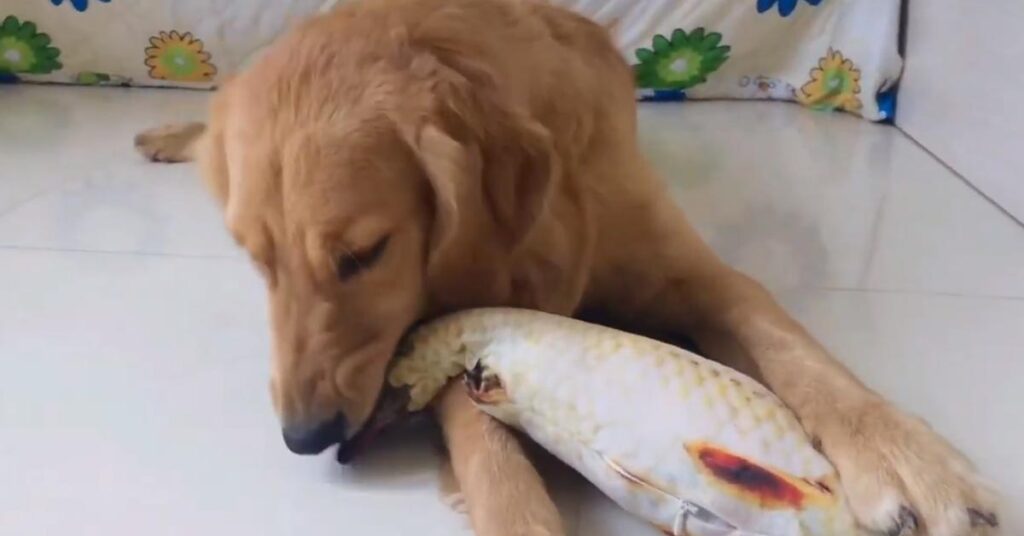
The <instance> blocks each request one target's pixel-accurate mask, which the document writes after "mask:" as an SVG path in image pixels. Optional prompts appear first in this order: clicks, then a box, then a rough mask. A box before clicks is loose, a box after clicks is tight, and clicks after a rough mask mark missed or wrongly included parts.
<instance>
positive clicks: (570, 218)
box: [136, 0, 996, 536]
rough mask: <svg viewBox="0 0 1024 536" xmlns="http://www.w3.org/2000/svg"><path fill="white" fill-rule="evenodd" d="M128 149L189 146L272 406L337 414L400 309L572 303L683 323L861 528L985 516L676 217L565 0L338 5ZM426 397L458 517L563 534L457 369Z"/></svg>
mask: <svg viewBox="0 0 1024 536" xmlns="http://www.w3.org/2000/svg"><path fill="white" fill-rule="evenodd" d="M136 144H137V146H138V147H139V149H140V150H141V151H142V152H143V153H144V154H145V155H147V156H148V157H150V158H151V159H154V160H161V161H181V160H191V159H193V157H195V158H196V159H197V160H198V163H199V166H200V168H201V172H202V175H203V177H204V178H205V180H206V181H207V182H208V184H209V186H210V189H211V191H212V192H213V194H214V195H215V197H216V198H217V199H218V200H219V201H220V203H221V204H222V205H223V207H224V214H225V221H226V224H227V227H228V229H230V231H231V233H232V234H233V235H234V237H235V239H236V240H237V241H238V243H239V244H240V245H242V246H243V247H244V248H245V249H246V250H248V251H249V253H250V254H251V256H252V258H253V260H254V263H255V264H256V266H257V267H258V268H259V269H260V271H261V272H262V273H263V275H264V277H265V279H266V282H267V288H268V292H269V300H270V305H271V312H272V314H271V317H272V330H273V339H274V367H273V379H272V389H271V391H272V395H273V400H274V404H275V407H276V409H277V411H278V414H279V415H280V417H281V419H282V421H283V423H284V424H286V425H289V424H294V423H309V422H317V421H318V420H323V419H328V418H330V417H331V416H332V415H334V414H335V413H336V412H338V411H341V412H343V413H344V415H345V416H346V417H347V420H348V422H349V423H351V424H352V426H353V428H355V427H358V425H359V424H360V423H363V422H364V421H365V420H366V419H367V417H368V415H369V414H370V412H371V410H372V408H373V405H374V402H375V400H376V399H377V395H378V393H379V392H380V389H381V386H382V382H383V378H384V372H385V367H386V365H387V363H388V360H389V358H390V356H391V354H392V351H393V350H394V347H395V345H396V344H397V342H398V340H399V337H400V336H401V335H402V334H403V332H405V331H406V330H407V329H408V328H409V327H410V326H411V325H412V324H413V323H414V322H416V321H417V320H420V319H423V318H427V317H431V316H434V315H438V314H441V313H444V312H447V311H453V310H457V309H461V308H467V307H474V306H498V305H504V306H519V307H529V308H535V309H541V310H544V311H549V312H553V313H558V314H563V315H587V314H590V313H596V314H599V315H600V316H601V318H604V319H606V320H608V321H610V322H613V323H615V324H616V325H618V326H620V327H624V328H627V329H632V330H635V331H640V332H644V333H657V334H667V335H682V334H685V335H688V336H692V337H693V338H695V339H696V340H697V341H698V343H699V344H700V346H701V348H702V350H703V351H704V352H705V353H707V354H708V355H710V356H711V357H713V358H715V359H718V360H720V361H722V362H724V363H726V364H728V365H731V366H734V367H737V368H740V369H742V370H744V371H745V372H748V373H750V374H753V375H755V376H756V377H758V378H760V379H762V380H763V381H764V382H766V384H767V385H768V386H770V388H771V389H772V390H773V391H774V392H775V393H777V394H778V395H779V396H780V397H781V398H782V399H783V400H784V401H785V402H786V403H787V404H788V405H789V406H790V407H792V408H793V410H794V411H795V412H796V414H797V415H798V416H799V418H800V420H801V422H802V423H803V425H804V426H805V427H806V429H807V431H808V433H809V434H811V435H812V436H813V437H814V438H815V439H816V440H817V441H819V442H820V445H821V448H822V450H823V451H824V452H825V454H827V455H828V456H829V457H830V458H831V459H832V461H833V462H834V463H835V464H836V466H837V468H838V470H839V472H840V474H841V477H842V483H843V485H844V487H845V489H846V493H847V495H848V497H849V500H850V505H851V507H852V508H853V510H854V512H855V514H856V516H857V518H858V520H859V521H860V522H861V523H862V524H863V525H864V526H865V527H866V528H868V529H871V530H874V531H878V532H880V533H882V534H891V535H897V534H906V535H909V534H920V535H925V534H927V535H930V536H968V535H971V536H975V535H982V534H990V533H994V532H990V531H994V530H995V529H993V528H992V527H991V526H990V525H995V524H996V523H994V521H995V518H994V517H990V516H994V514H993V512H994V511H995V503H994V500H995V499H994V497H993V495H992V494H991V492H990V491H989V490H988V489H987V488H986V487H985V486H984V485H983V484H982V483H981V482H980V481H979V479H978V477H977V475H976V474H975V471H974V469H973V467H972V466H971V464H970V463H969V462H968V461H967V460H966V459H965V458H964V457H963V456H962V455H961V454H960V453H958V452H957V451H956V450H955V449H954V448H953V447H952V446H951V445H950V444H949V443H947V442H946V441H945V440H943V439H942V438H940V437H939V436H937V435H936V434H935V433H934V432H933V431H932V430H931V429H930V428H929V427H928V426H927V425H926V424H925V423H924V422H922V421H921V420H919V419H916V418H914V417H910V416H908V415H906V414H904V413H902V412H901V411H899V410H898V409H896V408H894V407H893V406H892V405H891V404H890V403H889V402H887V401H886V400H884V399H883V398H881V397H880V396H879V395H878V394H876V393H874V392H873V391H871V390H869V389H868V388H867V387H865V386H864V385H863V384H862V383H861V382H860V381H858V380H857V379H856V378H855V377H854V376H853V375H852V374H851V373H850V372H848V371H847V370H846V369H845V368H844V367H843V366H842V365H840V364H839V363H838V362H837V361H836V360H835V359H833V358H832V357H831V356H830V355H829V353H828V352H827V351H826V350H825V348H823V347H822V345H820V344H819V343H817V342H816V341H815V340H814V339H813V338H812V337H811V336H810V335H809V334H808V333H807V332H806V331H805V330H804V328H803V327H801V326H800V325H799V324H798V323H797V322H795V321H794V320H793V319H792V318H790V316H789V315H787V314H786V313H785V312H784V311H783V310H782V309H781V308H780V307H779V306H778V305H777V304H776V302H775V301H774V300H773V298H772V297H771V296H770V295H769V293H768V292H766V291H765V289H764V288H762V287H761V285H759V284H758V283H756V282H755V281H753V280H751V279H750V278H748V277H746V276H744V275H743V274H740V273H738V272H736V271H734V270H733V269H731V268H729V267H728V266H726V265H724V264H723V263H722V262H721V261H720V260H719V259H718V258H717V257H716V256H715V254H714V253H713V252H712V251H711V250H710V249H709V248H708V247H707V246H706V245H705V244H704V243H703V242H702V241H701V240H700V238H699V237H698V236H697V235H696V234H695V232H694V230H693V229H692V228H691V227H690V226H689V225H688V223H687V222H686V219H685V217H684V216H683V214H682V213H681V211H680V209H679V208H678V207H677V206H676V205H675V204H674V203H673V202H672V201H671V196H670V195H668V193H667V191H666V189H665V186H664V185H663V182H662V180H661V179H660V178H659V177H658V176H657V175H656V173H655V172H654V171H653V170H652V168H651V167H650V166H649V165H648V163H647V161H646V160H645V158H644V156H643V155H642V154H641V152H640V150H639V149H638V146H637V142H636V119H635V104H634V93H633V85H632V75H631V71H630V69H629V67H628V66H627V65H626V63H625V62H624V61H623V60H622V58H621V57H620V55H619V52H618V51H617V50H616V49H615V47H614V46H613V45H612V43H611V41H610V39H609V37H608V36H607V34H606V32H605V30H604V29H602V28H600V27H599V26H597V25H595V24H593V23H591V22H589V21H587V20H585V19H584V18H582V17H579V16H577V15H574V14H572V13H570V12H568V11H565V10H562V9H559V8H555V7H551V6H548V5H546V4H543V3H539V2H538V3H534V2H530V1H514V0H376V1H365V2H360V1H355V2H350V3H347V4H345V5H344V6H343V7H341V8H338V9H336V10H334V11H333V12H331V13H329V14H326V15H322V16H318V17H316V18H313V19H312V20H310V21H308V22H306V23H304V24H302V25H300V26H298V27H297V28H295V29H294V30H293V31H291V32H289V33H288V34H287V35H285V36H284V37H282V38H281V39H279V40H278V42H277V43H275V44H274V45H272V46H271V47H270V48H269V49H268V50H267V51H266V52H265V53H264V54H263V55H262V57H261V58H260V59H259V60H258V61H257V62H255V64H254V65H253V66H252V67H250V68H248V69H247V70H245V71H244V72H242V73H240V74H239V75H237V76H236V77H235V78H234V79H232V80H231V81H230V82H228V83H226V84H225V85H224V86H223V87H222V88H221V89H220V90H219V91H218V92H217V93H216V95H215V96H214V97H213V99H212V105H211V108H210V114H209V118H208V122H207V126H206V127H205V128H203V127H202V126H200V125H196V124H189V125H179V126H173V125H172V126H168V127H162V129H157V130H154V131H150V132H146V133H143V134H141V135H139V136H138V137H137V139H136ZM364 264H365V266H364ZM339 272H341V273H340V274H339ZM437 412H438V414H439V420H440V422H441V424H442V427H443V429H444V433H445V437H446V439H447V441H448V445H449V449H450V454H451V460H452V468H453V470H454V474H455V477H456V478H457V480H458V482H459V485H460V487H461V489H462V491H463V493H464V496H465V501H466V506H467V507H468V510H469V513H470V517H471V520H472V524H473V526H474V528H475V530H476V532H477V533H478V534H480V535H482V536H505V535H557V534H562V533H563V529H562V527H561V522H560V520H559V518H558V513H557V510H556V509H555V508H554V506H553V505H552V503H551V502H550V499H549V498H548V496H547V494H546V492H545V491H544V487H543V483H542V481H541V479H540V478H539V476H538V475H537V473H536V471H535V470H534V469H533V468H532V467H531V466H530V465H529V462H528V461H527V460H526V458H525V457H524V456H523V453H522V450H521V448H520V446H519V445H518V444H517V443H516V441H515V439H514V438H513V437H512V436H511V435H510V434H509V433H508V432H507V431H506V430H505V429H504V428H502V427H501V426H498V425H497V424H495V423H494V422H492V421H490V420H489V419H487V418H486V417H484V416H483V415H481V414H479V413H477V412H476V411H475V410H474V408H473V407H472V405H471V404H470V403H469V402H468V399H467V398H466V397H465V395H464V394H462V392H461V391H460V390H458V389H450V390H449V391H448V392H446V393H445V395H443V396H442V398H441V399H440V401H439V402H438V404H437ZM989 521H992V522H989Z"/></svg>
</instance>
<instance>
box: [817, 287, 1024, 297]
mask: <svg viewBox="0 0 1024 536" xmlns="http://www.w3.org/2000/svg"><path fill="white" fill-rule="evenodd" d="M810 288H812V289H813V290H820V291H825V292H846V293H851V294H872V293H873V294H888V295H900V296H941V297H944V298H976V299H982V300H1009V301H1024V296H999V295H996V294H965V293H962V292H949V291H945V292H943V291H935V290H910V289H896V288H856V287H833V286H827V285H824V286H814V287H810Z"/></svg>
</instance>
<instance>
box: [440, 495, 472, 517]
mask: <svg viewBox="0 0 1024 536" xmlns="http://www.w3.org/2000/svg"><path fill="white" fill-rule="evenodd" d="M441 502H442V503H444V504H445V506H447V507H448V508H451V509H452V510H453V511H454V512H455V513H458V514H468V513H469V507H468V506H466V496H465V495H463V494H462V493H461V492H460V493H452V494H449V495H445V496H443V497H441Z"/></svg>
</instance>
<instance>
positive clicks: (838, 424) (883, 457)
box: [818, 400, 999, 536]
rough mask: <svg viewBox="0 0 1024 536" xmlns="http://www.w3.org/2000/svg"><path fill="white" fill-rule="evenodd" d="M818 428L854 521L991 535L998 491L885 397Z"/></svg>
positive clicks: (922, 535)
mask: <svg viewBox="0 0 1024 536" xmlns="http://www.w3.org/2000/svg"><path fill="white" fill-rule="evenodd" d="M835 417H836V418H835V419H833V420H832V421H831V422H829V423H827V424H825V426H824V427H823V428H822V429H820V430H819V431H818V432H819V433H818V439H819V440H820V442H821V447H822V450H823V451H824V453H825V455H826V456H828V457H829V458H830V459H831V460H832V463H833V464H835V466H836V469H837V470H838V471H839V475H840V480H841V481H842V485H843V489H844V490H845V492H846V496H847V500H848V502H849V505H850V508H851V509H852V511H853V514H854V516H855V517H856V519H857V521H858V522H859V523H860V524H861V525H862V526H863V527H864V528H866V529H868V530H871V531H873V532H876V533H878V534H883V535H885V536H990V535H994V534H996V530H997V528H998V526H999V517H998V515H997V513H996V511H997V506H996V502H997V499H996V495H995V493H994V492H993V491H992V489H991V488H990V487H989V486H988V485H986V484H985V483H984V482H983V481H982V480H981V478H980V477H979V476H978V475H977V473H976V472H975V469H974V467H973V465H972V464H971V463H970V462H969V461H968V460H967V458H966V457H964V455H963V454H961V453H960V452H958V451H957V450H956V449H955V448H954V447H953V446H952V445H950V444H949V443H948V442H947V441H946V440H945V439H943V438H942V437H940V436H939V435H938V434H936V433H935V432H934V431H933V430H932V429H931V428H930V427H929V426H928V425H927V424H926V423H925V422H924V421H922V420H920V419H917V418H914V417H911V416H909V415H906V414H904V413H902V412H900V411H899V410H897V409H896V408H894V407H893V406H892V405H890V404H888V403H887V402H884V401H881V400H873V401H872V402H870V403H867V404H863V405H860V406H856V407H854V408H851V409H848V410H847V411H846V412H844V413H842V414H840V415H836V416H835Z"/></svg>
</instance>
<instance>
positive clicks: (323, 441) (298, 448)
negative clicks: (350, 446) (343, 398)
mask: <svg viewBox="0 0 1024 536" xmlns="http://www.w3.org/2000/svg"><path fill="white" fill-rule="evenodd" d="M347 428H348V423H347V421H346V419H345V415H344V414H342V413H340V412H339V413H337V414H336V415H335V416H334V417H333V418H331V419H329V420H326V421H321V422H314V423H309V422H301V423H286V424H285V425H284V427H282V429H281V435H282V436H284V444H285V446H287V447H288V450H290V451H292V452H294V453H295V454H320V453H321V452H323V451H324V450H326V449H327V448H328V447H330V446H331V445H334V444H337V443H341V442H343V441H345V437H346V436H345V434H346V431H347Z"/></svg>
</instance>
